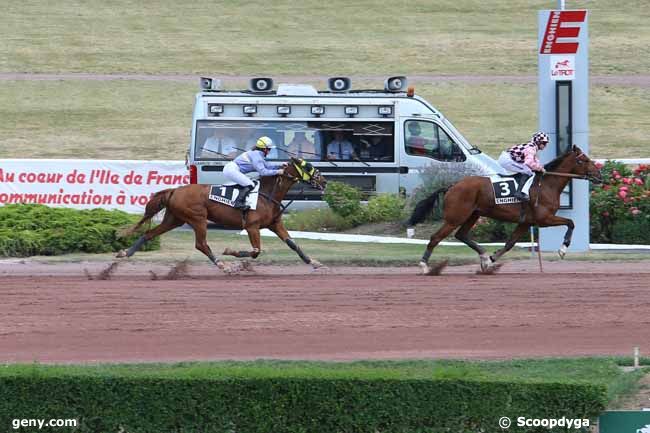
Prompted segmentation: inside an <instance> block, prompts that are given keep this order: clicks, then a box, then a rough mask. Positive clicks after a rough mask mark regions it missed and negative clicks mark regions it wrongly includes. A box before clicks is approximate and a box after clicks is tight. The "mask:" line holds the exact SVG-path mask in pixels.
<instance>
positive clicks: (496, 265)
mask: <svg viewBox="0 0 650 433" xmlns="http://www.w3.org/2000/svg"><path fill="white" fill-rule="evenodd" d="M501 266H503V263H494V262H493V264H492V265H490V266H488V268H487V269H485V270H483V269H482V268H481V269H480V270H478V271H476V273H477V274H478V275H494V274H496V273H497V272H498V271H499V269H501Z"/></svg>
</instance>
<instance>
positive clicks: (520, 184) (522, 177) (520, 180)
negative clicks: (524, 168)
mask: <svg viewBox="0 0 650 433" xmlns="http://www.w3.org/2000/svg"><path fill="white" fill-rule="evenodd" d="M528 178H530V176H529V175H527V174H524V173H519V176H517V191H515V194H514V197H515V198H516V199H517V200H521V201H528V196H527V195H526V194H524V193H523V192H522V190H523V189H524V185H525V184H526V181H527V180H528Z"/></svg>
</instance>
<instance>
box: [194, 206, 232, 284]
mask: <svg viewBox="0 0 650 433" xmlns="http://www.w3.org/2000/svg"><path fill="white" fill-rule="evenodd" d="M188 224H189V225H191V226H192V228H193V229H194V246H195V247H196V249H197V250H199V251H201V252H202V253H203V254H205V255H206V256H207V257H208V258H209V259H210V261H211V262H212V263H214V264H215V265H217V267H218V268H219V269H221V270H222V271H225V272H230V271H231V269H230V267H229V266H228V265H227V263H225V262H224V261H222V260H219V259H217V258H216V257H215V255H214V254H213V253H212V249H210V245H208V240H207V236H208V221H207V219H205V218H202V220H201V221H188Z"/></svg>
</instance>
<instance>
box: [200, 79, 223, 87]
mask: <svg viewBox="0 0 650 433" xmlns="http://www.w3.org/2000/svg"><path fill="white" fill-rule="evenodd" d="M200 85H201V90H219V88H220V87H221V80H215V79H213V78H209V77H201V80H200Z"/></svg>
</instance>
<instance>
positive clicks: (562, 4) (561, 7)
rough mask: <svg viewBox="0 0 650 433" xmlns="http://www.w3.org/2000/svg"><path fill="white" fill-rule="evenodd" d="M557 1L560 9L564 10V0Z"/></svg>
mask: <svg viewBox="0 0 650 433" xmlns="http://www.w3.org/2000/svg"><path fill="white" fill-rule="evenodd" d="M558 3H559V8H560V10H561V11H563V10H564V0H558Z"/></svg>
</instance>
